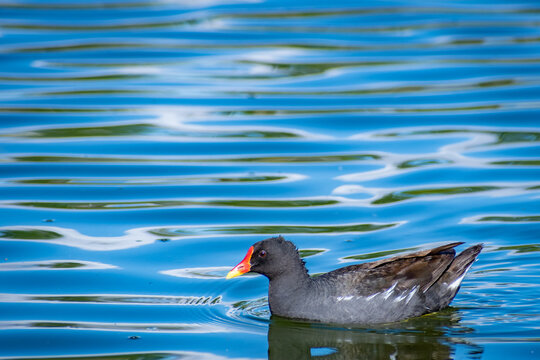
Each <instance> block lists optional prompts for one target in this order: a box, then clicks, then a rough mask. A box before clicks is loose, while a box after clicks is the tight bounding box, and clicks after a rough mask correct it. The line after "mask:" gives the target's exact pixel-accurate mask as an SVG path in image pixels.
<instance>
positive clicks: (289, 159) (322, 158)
mask: <svg viewBox="0 0 540 360" xmlns="http://www.w3.org/2000/svg"><path fill="white" fill-rule="evenodd" d="M381 158H382V157H381V156H380V155H377V154H343V155H311V156H309V155H305V156H300V155H299V156H264V157H237V158H116V157H94V156H54V155H51V156H40V155H29V156H14V157H13V160H14V161H19V162H55V163H56V162H70V163H72V162H83V163H87V162H120V163H124V162H125V163H139V162H140V163H151V162H159V163H163V162H173V163H204V162H209V163H222V162H223V163H226V162H253V163H303V162H341V161H363V160H379V159H381Z"/></svg>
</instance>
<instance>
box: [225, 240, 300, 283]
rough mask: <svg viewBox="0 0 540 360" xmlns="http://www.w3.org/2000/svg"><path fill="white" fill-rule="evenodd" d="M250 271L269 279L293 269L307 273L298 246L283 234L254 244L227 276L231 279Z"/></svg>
mask: <svg viewBox="0 0 540 360" xmlns="http://www.w3.org/2000/svg"><path fill="white" fill-rule="evenodd" d="M248 271H253V272H256V273H259V274H262V275H264V276H266V277H267V278H269V279H273V278H275V277H277V276H279V275H281V274H283V273H285V272H291V271H293V272H294V271H302V272H305V273H307V270H306V268H305V266H304V262H303V261H302V260H301V259H300V255H299V254H298V249H297V248H296V246H295V245H294V244H293V243H292V242H290V241H287V240H285V239H284V238H283V237H281V236H279V237H274V238H269V239H265V240H262V241H259V242H257V243H255V244H253V246H252V247H250V248H249V250H248V253H247V255H246V257H245V258H244V260H242V262H240V264H238V265H237V266H236V267H235V268H234V269H232V270H231V271H230V272H229V274H228V275H227V278H229V279H230V278H232V277H235V276H238V275H242V274H244V273H246V272H248Z"/></svg>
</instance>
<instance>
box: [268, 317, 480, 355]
mask: <svg viewBox="0 0 540 360" xmlns="http://www.w3.org/2000/svg"><path fill="white" fill-rule="evenodd" d="M455 327H459V313H458V312H457V311H456V310H454V309H452V308H448V309H446V310H444V311H442V312H440V313H437V314H431V315H426V316H423V317H419V318H414V319H410V320H408V321H406V322H401V323H395V324H390V325H378V326H376V327H371V328H369V329H367V328H363V329H360V328H358V329H345V328H336V327H334V328H332V327H328V326H324V325H321V324H308V323H300V322H293V321H290V320H286V319H282V318H278V317H272V321H271V323H270V328H269V330H268V359H270V360H278V359H279V360H281V359H312V358H313V359H324V360H330V359H332V360H338V359H370V360H371V359H411V360H413V359H414V360H417V359H435V360H448V359H452V358H453V354H455V352H456V346H457V345H458V341H459V339H458V338H454V337H452V336H451V334H448V332H449V331H451V330H452V328H455ZM449 329H450V330H449ZM458 331H459V332H460V333H463V332H469V331H472V330H470V329H467V328H462V327H459V329H458ZM459 343H464V346H465V347H466V348H467V350H468V354H469V357H468V358H470V359H480V357H481V355H482V352H483V349H482V348H481V347H480V346H478V345H475V344H470V343H465V342H464V341H459Z"/></svg>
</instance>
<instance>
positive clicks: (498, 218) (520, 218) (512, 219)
mask: <svg viewBox="0 0 540 360" xmlns="http://www.w3.org/2000/svg"><path fill="white" fill-rule="evenodd" d="M476 221H480V222H481V221H500V222H540V216H539V215H529V216H484V217H481V218H480V219H477V220H476Z"/></svg>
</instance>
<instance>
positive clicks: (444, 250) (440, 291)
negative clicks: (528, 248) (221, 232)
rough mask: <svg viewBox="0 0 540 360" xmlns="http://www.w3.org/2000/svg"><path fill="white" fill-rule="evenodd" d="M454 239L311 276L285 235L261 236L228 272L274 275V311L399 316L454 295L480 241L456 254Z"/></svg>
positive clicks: (336, 319)
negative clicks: (437, 245)
mask: <svg viewBox="0 0 540 360" xmlns="http://www.w3.org/2000/svg"><path fill="white" fill-rule="evenodd" d="M460 244H462V243H452V244H447V245H443V246H439V247H437V248H434V249H429V250H424V251H419V252H415V253H411V254H406V255H401V256H395V257H392V258H389V259H383V260H379V261H374V262H370V263H363V264H359V265H351V266H347V267H344V268H341V269H337V270H334V271H331V272H329V273H326V274H323V275H320V276H318V277H314V278H312V277H310V276H309V275H308V272H307V269H306V267H305V265H304V262H303V261H302V260H301V259H300V256H299V254H298V250H297V249H296V247H295V246H294V244H293V243H292V242H290V241H286V240H285V239H283V238H282V237H277V238H270V239H266V240H263V241H259V242H258V243H256V244H254V245H253V246H252V247H250V248H249V251H248V253H247V255H246V257H245V258H244V260H242V262H240V264H238V265H237V266H236V267H235V268H234V269H233V270H231V271H230V272H229V274H228V275H227V278H232V277H235V276H238V275H241V274H244V273H246V272H249V271H253V272H257V273H260V274H263V275H265V276H266V277H268V279H269V280H270V285H269V290H268V302H269V305H270V311H271V312H272V314H273V315H278V316H282V317H286V318H291V319H302V320H310V321H317V322H324V323H338V324H374V323H388V322H395V321H399V320H403V319H407V318H411V317H415V316H420V315H423V314H427V313H430V312H434V311H439V310H441V309H443V308H445V307H446V306H448V304H450V302H451V301H452V299H453V298H454V296H456V293H457V292H458V290H459V286H460V284H461V281H462V280H463V277H464V276H465V274H466V272H467V270H468V269H469V267H470V266H471V264H472V263H473V262H474V260H475V259H476V257H477V256H478V254H479V253H480V251H481V250H482V245H476V246H472V247H470V248H468V249H466V250H464V251H463V252H462V253H460V254H459V255H457V256H456V252H455V250H454V247H456V246H458V245H460Z"/></svg>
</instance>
